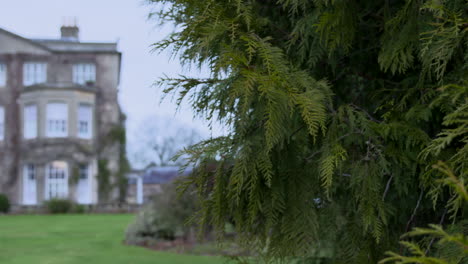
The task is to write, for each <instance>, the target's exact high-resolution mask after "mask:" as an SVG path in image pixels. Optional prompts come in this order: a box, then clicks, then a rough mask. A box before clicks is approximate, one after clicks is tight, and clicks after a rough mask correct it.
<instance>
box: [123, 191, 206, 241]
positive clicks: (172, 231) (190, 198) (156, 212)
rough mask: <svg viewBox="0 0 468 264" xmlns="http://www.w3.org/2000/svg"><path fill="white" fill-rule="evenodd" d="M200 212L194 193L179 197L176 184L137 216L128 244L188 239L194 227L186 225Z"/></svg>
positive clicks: (159, 194)
mask: <svg viewBox="0 0 468 264" xmlns="http://www.w3.org/2000/svg"><path fill="white" fill-rule="evenodd" d="M197 209H198V203H197V198H196V197H195V195H194V193H193V192H192V191H191V189H190V190H189V191H187V192H185V193H184V194H183V195H181V196H179V195H178V194H177V191H176V184H174V183H171V184H167V185H165V186H163V189H162V192H161V193H158V194H155V195H154V197H153V200H152V202H151V203H149V204H147V205H146V206H145V207H144V208H143V209H142V210H141V211H140V213H139V214H138V215H137V217H136V218H135V221H134V222H133V223H132V224H130V225H129V227H128V228H127V231H126V242H127V243H128V244H133V245H135V244H136V245H138V244H146V243H148V242H155V241H159V240H166V241H170V240H174V239H176V238H177V237H183V238H185V239H189V236H190V235H191V231H192V230H193V225H187V219H188V218H190V217H191V216H192V215H193V214H194V213H195V212H196V211H197Z"/></svg>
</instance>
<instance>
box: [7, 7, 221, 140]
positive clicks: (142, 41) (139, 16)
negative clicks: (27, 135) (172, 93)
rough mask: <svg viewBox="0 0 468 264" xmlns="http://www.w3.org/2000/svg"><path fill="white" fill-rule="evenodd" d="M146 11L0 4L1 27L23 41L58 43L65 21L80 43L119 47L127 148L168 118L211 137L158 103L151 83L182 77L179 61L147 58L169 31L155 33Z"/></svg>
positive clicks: (185, 112) (187, 116)
mask: <svg viewBox="0 0 468 264" xmlns="http://www.w3.org/2000/svg"><path fill="white" fill-rule="evenodd" d="M149 11H150V7H149V6H147V5H145V4H144V2H143V1H142V0H0V27H1V28H4V29H6V30H9V31H12V32H13V33H16V34H19V35H21V36H24V37H30V38H59V37H60V26H61V25H62V22H63V18H64V17H76V18H77V19H78V26H79V27H80V40H81V41H84V42H86V41H98V42H115V41H118V48H119V50H120V51H121V52H122V53H123V55H122V72H121V83H120V87H119V89H120V94H119V100H120V103H121V106H122V109H123V111H124V112H125V113H126V114H127V117H128V120H127V129H128V134H129V141H130V142H133V141H135V140H137V139H136V138H135V136H134V135H135V131H136V130H138V127H141V124H142V122H144V120H149V119H151V120H155V119H156V120H157V119H158V118H154V117H155V116H159V117H162V118H164V119H167V118H170V119H172V120H173V121H174V122H175V123H178V122H180V123H181V125H182V126H185V127H194V128H196V129H198V130H199V131H200V132H201V133H202V134H203V135H205V136H209V135H210V131H209V130H208V129H207V128H206V124H205V123H203V122H202V121H201V120H193V115H192V112H191V110H190V109H189V108H188V107H183V108H182V109H181V110H180V111H179V112H178V113H177V114H175V109H176V108H175V105H174V104H173V103H171V102H170V101H165V102H164V103H162V104H160V103H159V101H160V97H161V94H160V92H159V91H158V89H157V88H155V87H154V86H152V84H153V83H154V81H155V80H157V79H158V78H159V77H162V76H164V74H167V75H169V76H171V75H172V76H174V75H177V74H179V73H181V72H183V71H182V69H181V67H180V65H179V63H178V62H177V60H172V61H170V60H169V54H168V53H162V54H156V53H151V44H152V43H154V42H157V41H158V40H160V39H162V38H163V37H164V36H165V35H166V34H167V33H168V32H170V31H171V30H172V29H171V28H169V27H168V28H165V29H159V28H157V27H156V26H155V24H156V23H155V22H154V21H153V22H152V21H148V20H147V16H148V13H149ZM183 73H184V74H191V75H196V74H198V73H196V72H191V73H189V72H187V71H184V72H183ZM167 132H168V133H171V131H167ZM213 134H214V135H216V134H219V131H215V132H213Z"/></svg>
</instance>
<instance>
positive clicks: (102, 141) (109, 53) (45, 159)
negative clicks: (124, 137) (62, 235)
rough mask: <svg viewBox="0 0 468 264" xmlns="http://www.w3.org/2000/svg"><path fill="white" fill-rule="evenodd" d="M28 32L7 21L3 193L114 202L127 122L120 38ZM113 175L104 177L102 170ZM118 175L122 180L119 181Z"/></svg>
mask: <svg viewBox="0 0 468 264" xmlns="http://www.w3.org/2000/svg"><path fill="white" fill-rule="evenodd" d="M78 36H79V28H78V27H77V26H76V25H71V26H63V27H61V38H59V39H28V38H24V37H21V36H18V35H16V34H14V33H12V32H9V31H6V30H3V29H1V28H0V193H4V194H6V195H7V196H8V197H9V199H10V201H11V203H12V204H15V205H36V204H41V203H42V202H43V201H46V200H48V199H51V198H65V199H71V200H74V201H76V202H78V203H81V204H96V203H98V202H99V203H102V202H112V201H115V200H116V199H117V197H118V193H119V192H118V190H116V188H115V187H108V188H107V189H110V191H107V192H106V195H103V194H102V190H104V189H106V188H103V186H100V184H101V182H103V183H106V184H107V185H109V186H115V184H114V182H115V181H116V180H115V179H114V178H112V176H113V175H115V174H118V172H119V170H120V168H119V166H120V157H121V155H120V154H121V153H120V151H121V150H122V148H121V146H120V145H121V144H120V142H119V141H116V140H114V139H113V137H112V136H111V134H112V131H114V130H116V129H119V128H120V129H123V118H122V116H123V115H122V113H121V111H120V107H119V104H118V101H117V94H118V85H119V76H120V64H121V53H120V52H119V51H118V50H117V43H87V42H80V41H79V37H78ZM101 170H105V173H103V175H104V174H105V175H110V176H106V177H108V178H106V179H104V180H99V172H100V171H101ZM113 181H114V182H113Z"/></svg>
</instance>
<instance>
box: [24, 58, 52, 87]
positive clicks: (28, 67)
mask: <svg viewBox="0 0 468 264" xmlns="http://www.w3.org/2000/svg"><path fill="white" fill-rule="evenodd" d="M45 82H47V63H45V62H25V63H24V64H23V85H24V86H29V85H34V84H38V83H45Z"/></svg>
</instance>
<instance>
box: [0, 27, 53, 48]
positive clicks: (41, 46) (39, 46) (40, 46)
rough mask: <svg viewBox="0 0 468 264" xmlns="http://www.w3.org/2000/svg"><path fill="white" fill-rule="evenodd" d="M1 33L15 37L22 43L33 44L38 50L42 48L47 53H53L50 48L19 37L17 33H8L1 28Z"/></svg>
mask: <svg viewBox="0 0 468 264" xmlns="http://www.w3.org/2000/svg"><path fill="white" fill-rule="evenodd" d="M0 32H3V33H6V34H7V35H10V36H12V37H14V38H17V39H19V40H22V41H26V42H28V43H29V44H31V45H34V46H36V47H38V48H41V49H43V50H46V51H48V52H51V53H53V51H52V50H50V49H49V48H47V47H46V46H44V45H41V44H39V43H37V42H35V41H32V40H31V39H28V38H25V37H22V36H20V35H17V34H15V33H13V32H11V31H8V30H6V29H3V28H1V27H0Z"/></svg>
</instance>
